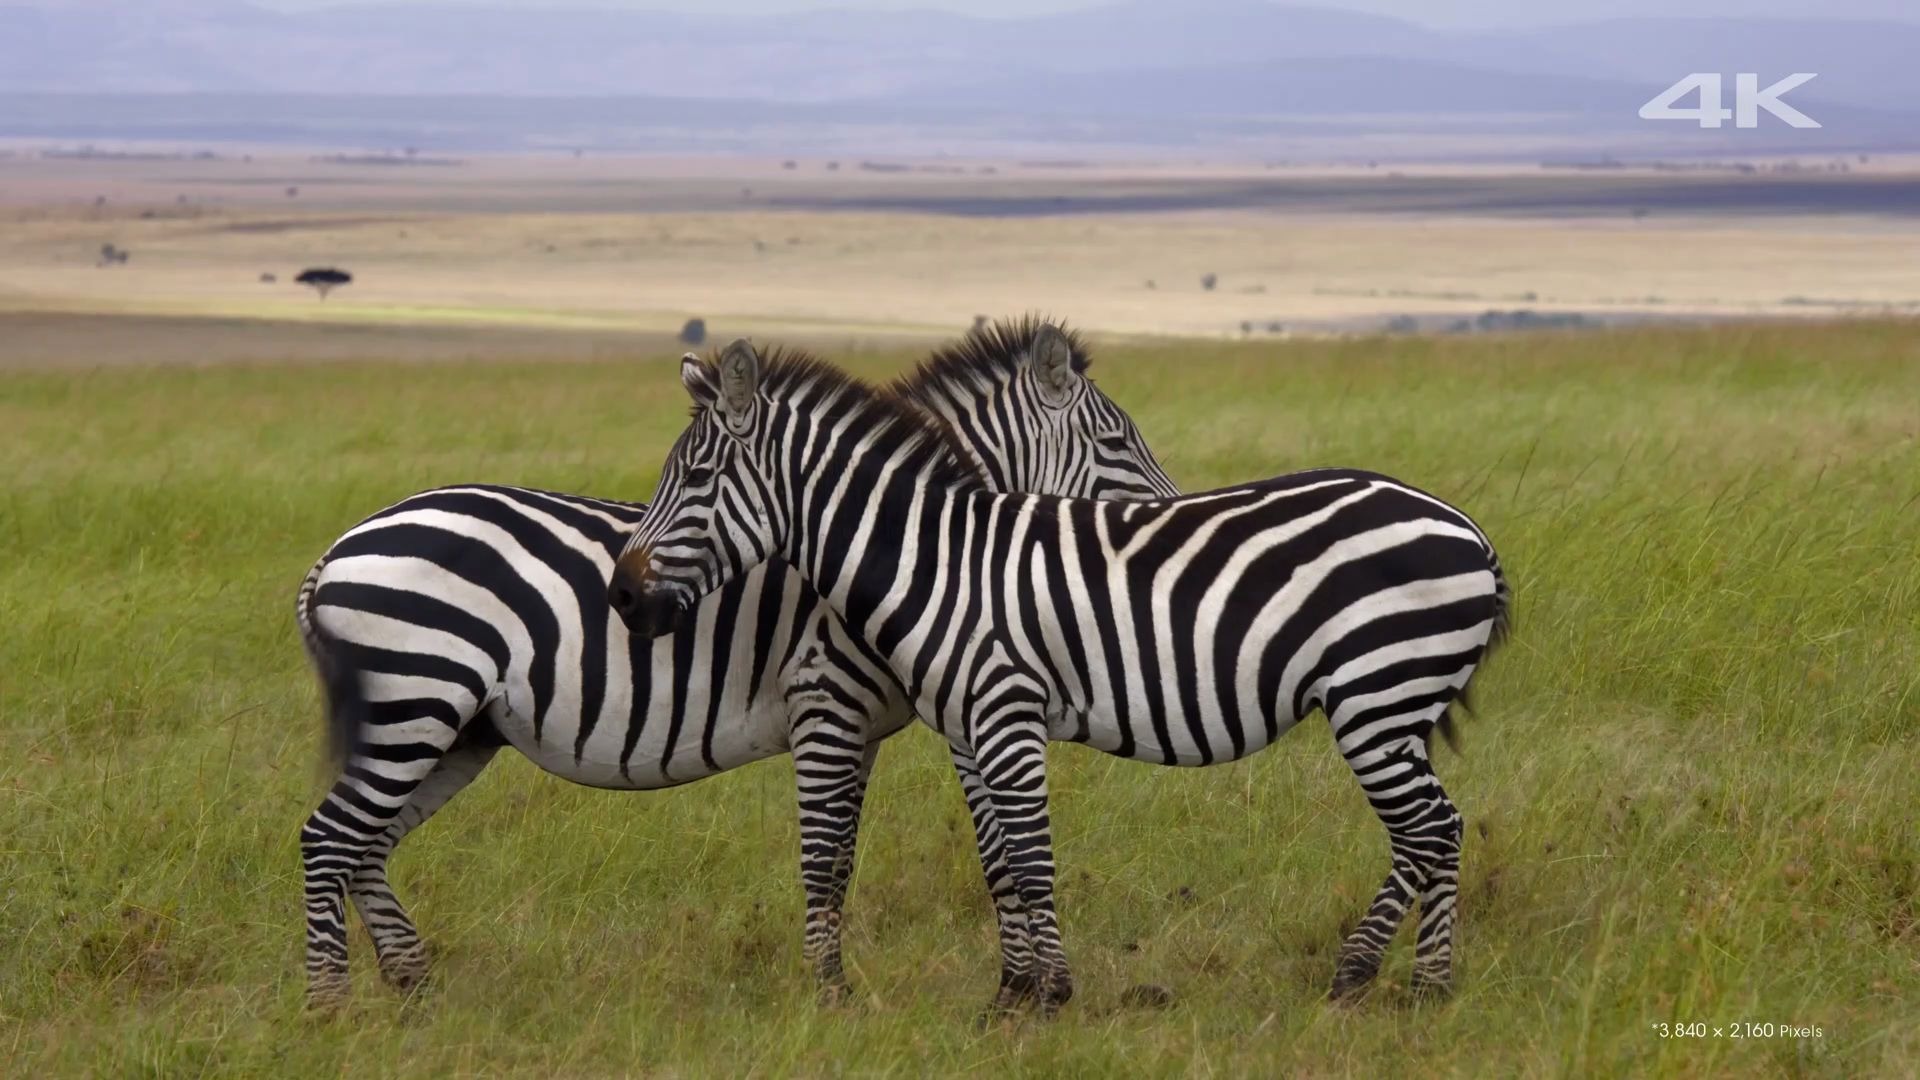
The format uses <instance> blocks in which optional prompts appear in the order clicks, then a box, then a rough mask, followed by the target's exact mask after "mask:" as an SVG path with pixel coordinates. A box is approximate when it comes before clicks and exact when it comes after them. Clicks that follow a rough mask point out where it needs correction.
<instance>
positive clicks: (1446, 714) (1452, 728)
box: [1427, 692, 1472, 757]
mask: <svg viewBox="0 0 1920 1080" xmlns="http://www.w3.org/2000/svg"><path fill="white" fill-rule="evenodd" d="M1460 705H1461V707H1462V708H1465V707H1466V694H1465V693H1464V692H1462V693H1461V695H1460ZM1467 711H1469V712H1471V711H1472V710H1471V709H1468V710H1467ZM1436 731H1437V732H1439V733H1440V741H1442V742H1444V743H1446V744H1447V749H1449V750H1451V751H1453V752H1454V753H1456V754H1461V753H1465V751H1463V750H1461V749H1460V725H1458V724H1456V723H1454V722H1453V706H1451V705H1449V706H1447V707H1446V708H1445V709H1443V710H1442V711H1441V713H1440V719H1438V720H1435V721H1434V722H1433V727H1431V728H1429V729H1427V756H1428V757H1432V756H1433V733H1434V732H1436Z"/></svg>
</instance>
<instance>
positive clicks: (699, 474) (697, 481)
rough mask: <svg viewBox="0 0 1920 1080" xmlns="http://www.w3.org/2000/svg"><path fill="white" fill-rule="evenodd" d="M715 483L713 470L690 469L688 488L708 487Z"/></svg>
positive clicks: (688, 472)
mask: <svg viewBox="0 0 1920 1080" xmlns="http://www.w3.org/2000/svg"><path fill="white" fill-rule="evenodd" d="M712 482H713V470H712V469H706V468H699V469H688V470H687V479H686V485H687V486H688V487H706V486H707V485H708V484H710V483H712Z"/></svg>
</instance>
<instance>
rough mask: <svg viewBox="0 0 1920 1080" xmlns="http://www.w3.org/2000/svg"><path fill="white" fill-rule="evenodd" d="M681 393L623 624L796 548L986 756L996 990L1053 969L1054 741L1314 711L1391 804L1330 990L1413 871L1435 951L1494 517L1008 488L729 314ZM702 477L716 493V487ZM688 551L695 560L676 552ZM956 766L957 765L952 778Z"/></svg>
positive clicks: (1236, 730)
mask: <svg viewBox="0 0 1920 1080" xmlns="http://www.w3.org/2000/svg"><path fill="white" fill-rule="evenodd" d="M717 383H718V386H717V388H715V387H714V386H713V385H711V384H710V383H709V384H704V385H703V384H698V383H692V382H690V386H691V387H692V389H693V390H694V399H695V402H696V409H695V413H694V420H693V423H692V425H691V426H690V427H689V428H688V430H687V431H686V432H685V433H684V434H683V435H682V436H681V438H680V440H679V441H678V442H677V443H676V444H675V447H674V450H673V454H672V457H671V458H670V460H669V461H668V463H667V464H666V466H665V467H664V469H663V470H662V473H661V485H660V489H659V492H658V493H657V496H656V501H655V502H654V504H653V506H652V507H651V509H650V510H649V511H648V512H647V514H646V516H645V519H644V520H643V522H642V524H641V526H640V528H639V529H638V530H637V531H636V532H635V533H634V536H633V539H632V541H631V542H630V544H629V546H628V548H627V550H626V551H625V552H624V553H623V554H622V556H621V559H620V561H619V564H618V566H617V567H616V570H615V575H614V578H613V582H614V589H615V591H616V593H622V594H624V595H625V596H626V597H627V601H626V602H625V603H623V604H622V605H621V607H622V609H623V614H624V615H625V616H626V617H627V622H628V625H629V626H632V627H635V628H636V629H637V630H641V631H646V630H652V629H658V628H661V627H663V626H665V627H670V626H672V625H675V624H676V623H677V620H678V617H679V613H680V612H683V611H686V610H688V609H689V605H691V604H693V603H695V602H696V601H697V599H698V597H699V595H700V590H701V589H703V588H707V587H710V586H711V585H712V584H714V583H718V582H726V581H730V580H733V579H734V578H735V577H737V576H738V575H739V574H741V573H744V572H748V571H749V570H750V568H751V567H752V566H753V565H754V559H755V558H756V557H757V556H758V555H759V553H763V552H764V553H770V554H771V555H773V556H774V557H777V558H780V559H783V560H785V561H787V562H789V563H791V564H793V565H794V566H796V567H798V568H799V571H800V573H801V574H803V575H804V576H805V577H806V578H807V580H808V581H809V582H810V583H811V584H812V585H813V586H814V588H816V589H817V590H818V591H819V593H820V594H821V595H822V596H823V597H824V598H825V599H826V602H827V603H828V604H829V605H830V606H831V607H832V608H833V609H834V611H835V612H836V613H837V614H838V615H839V616H840V618H841V620H842V621H843V623H844V624H845V625H846V626H847V627H849V628H851V629H852V630H853V631H854V632H855V633H856V634H858V635H859V636H860V637H861V638H862V639H863V640H864V641H865V643H866V644H867V645H868V646H869V647H870V648H871V649H872V651H873V652H874V653H876V654H878V655H880V656H882V657H884V658H885V661H886V664H887V666H888V667H889V669H890V670H891V671H892V672H893V674H894V676H895V677H896V678H897V679H898V680H899V682H900V684H901V685H902V686H903V687H904V688H905V692H906V695H907V698H908V700H909V701H910V702H911V703H912V705H913V707H914V710H915V711H916V712H917V713H918V715H920V716H921V717H922V718H923V719H924V720H925V721H926V722H927V723H929V724H931V725H932V726H934V727H935V728H936V729H938V730H939V731H941V733H942V734H944V735H945V736H946V738H947V739H948V740H949V742H950V743H951V744H952V745H953V746H954V747H955V749H956V757H957V758H958V757H967V758H969V759H970V760H971V762H972V763H974V764H975V765H976V766H977V770H976V774H977V776H978V778H979V783H980V784H981V786H982V789H983V792H982V800H981V801H983V802H985V803H987V804H988V805H989V806H990V809H991V815H992V821H991V822H990V823H989V828H987V829H983V834H984V833H987V832H993V833H994V835H992V836H984V835H983V843H984V842H994V843H997V845H998V847H999V849H1000V850H998V851H995V852H990V853H988V854H986V855H983V858H985V859H986V860H987V861H988V862H989V864H992V863H994V862H996V861H998V862H1004V864H1005V865H1006V866H1007V867H1008V868H1009V869H1010V872H1011V875H1012V877H1013V879H1014V883H1015V886H1016V891H1017V894H1018V897H1019V903H1020V907H1021V915H1022V917H1023V918H1024V920H1025V925H1024V926H1023V927H1021V928H1020V929H1021V930H1022V931H1023V932H1021V933H1016V934H1011V935H1010V934H1008V933H1007V932H1006V929H1005V926H1004V920H1003V934H1002V952H1003V960H1002V964H1003V966H1002V979H1001V988H1000V993H999V995H998V996H997V998H996V1006H997V1007H1001V1008H1005V1007H1010V1006H1012V1005H1014V1004H1015V1003H1017V1002H1019V1001H1022V1000H1024V999H1026V998H1028V997H1029V996H1032V997H1034V998H1037V1000H1038V1001H1039V1003H1040V1004H1041V1006H1042V1007H1043V1008H1044V1009H1046V1010H1049V1011H1050V1010H1052V1009H1054V1008H1057V1007H1058V1006H1059V1004H1061V1003H1062V1002H1064V1001H1066V1000H1067V998H1068V997H1069V996H1070V995H1071V992H1072V986H1071V981H1070V978H1069V975H1068V970H1067V965H1066V961H1065V958H1064V955H1063V953H1062V951H1061V949H1060V939H1059V930H1058V925H1057V922H1056V919H1055V915H1054V908H1053V873H1054V867H1053V856H1052V840H1051V829H1050V824H1049V818H1048V812H1047V783H1046V759H1045V754H1044V749H1045V745H1046V743H1047V742H1048V741H1049V740H1071V741H1077V742H1083V743H1086V744H1088V745H1091V746H1095V747H1098V748H1099V749H1102V750H1105V751H1107V752H1109V753H1112V754H1117V755H1119V756H1122V757H1131V758H1137V759H1140V760H1143V761H1150V762H1154V763H1159V764H1167V765H1207V764H1213V763H1216V762H1222V761H1231V760H1235V759H1238V758H1241V757H1244V756H1245V755H1247V754H1250V753H1253V752H1254V751H1257V750H1259V749H1261V748H1263V747H1265V746H1266V745H1268V744H1269V743H1271V742H1272V741H1273V740H1274V739H1276V738H1278V737H1279V736H1280V735H1281V734H1282V733H1284V732H1285V731H1287V730H1288V729H1290V728H1291V727H1292V726H1293V725H1294V724H1296V723H1297V722H1298V721H1299V720H1300V719H1301V718H1303V717H1304V716H1306V715H1307V714H1308V713H1310V712H1312V711H1313V710H1315V709H1319V710H1321V711H1323V712H1324V713H1325V714H1326V715H1327V717H1328V718H1329V720H1330V721H1331V723H1332V726H1333V731H1334V736H1335V739H1336V741H1337V743H1338V745H1339V748H1340V751H1341V753H1342V754H1343V756H1344V757H1345V758H1346V760H1347V763H1348V765H1349V766H1351V767H1352V769H1353V772H1354V774H1355V776H1356V777H1357V778H1358V780H1359V781H1360V784H1361V786H1362V788H1363V789H1364V790H1365V791H1366V793H1367V797H1368V799H1369V800H1370V802H1371V803H1372V805H1373V807H1374V809H1375V811H1376V812H1377V814H1378V816H1379V817H1380V819H1381V821H1382V822H1383V823H1384V825H1385V826H1386V829H1387V834H1388V839H1389V843H1390V847H1391V850H1392V869H1391V871H1390V873H1389V874H1388V877H1387V879H1386V882H1385V883H1384V884H1383V885H1382V886H1381V889H1380V891H1379V893H1378V894H1377V895H1376V896H1375V898H1374V901H1373V904H1372V905H1371V907H1370V909H1369V910H1368V912H1367V914H1366V916H1365V918H1364V919H1363V920H1362V922H1361V923H1360V925H1359V926H1358V928H1357V929H1355V930H1354V932H1353V933H1352V934H1351V935H1350V936H1349V937H1348V939H1347V941H1346V944H1345V946H1344V948H1343V949H1342V952H1341V955H1340V959H1339V961H1338V965H1337V969H1336V973H1335V976H1334V980H1333V992H1334V993H1335V994H1336V995H1342V994H1347V993H1350V992H1352V991H1354V990H1357V989H1358V988H1359V987H1361V986H1363V985H1364V984H1365V983H1367V982H1368V981H1369V980H1370V979H1371V978H1372V977H1373V975H1374V974H1375V973H1376V971H1377V970H1378V967H1379V965H1380V961H1381V957H1382V955H1383V952H1384V950H1385V948H1386V945H1387V943H1388V942H1389V941H1390V939H1391V937H1392V936H1393V933H1394V931H1395V929H1396V928H1397V927H1398V925H1399V923H1400V921H1401V919H1402V917H1403V916H1404V914H1405V912H1406V911H1407V909H1408V908H1409V907H1410V906H1411V905H1412V904H1413V903H1414V901H1415V900H1416V899H1418V900H1419V901H1420V903H1421V906H1422V915H1421V919H1420V924H1419V932H1418V935H1417V946H1416V961H1415V969H1414V971H1415V983H1416V986H1417V987H1418V988H1419V989H1421V990H1430V991H1441V990H1444V989H1446V988H1447V987H1448V986H1449V985H1450V983H1451V979H1452V927H1453V921H1454V914H1453V913H1454V894H1455V890H1456V888H1457V880H1458V872H1459V851H1460V836H1461V821H1460V816H1459V814H1458V812H1457V811H1456V810H1455V808H1454V806H1453V803H1452V802H1451V801H1450V800H1449V799H1448V798H1447V795H1446V793H1445V791H1444V790H1443V789H1442V788H1441V785H1440V781H1439V779H1438V778H1437V777H1436V776H1435V775H1434V772H1433V769H1432V766H1431V764H1430V762H1429V760H1428V740H1429V737H1430V735H1431V733H1432V732H1433V731H1434V730H1435V728H1436V727H1442V730H1444V727H1443V725H1444V723H1445V718H1446V716H1447V713H1448V709H1449V708H1450V706H1451V705H1452V703H1453V702H1455V701H1457V700H1459V698H1460V697H1461V696H1462V695H1463V694H1464V692H1465V690H1466V686H1467V683H1468V680H1469V679H1470V678H1471V677H1472V675H1473V673H1474V671H1475V669H1476V668H1477V667H1478V666H1479V664H1480V662H1481V660H1482V658H1483V657H1484V655H1485V653H1486V651H1487V649H1488V647H1489V646H1490V645H1491V644H1492V643H1493V642H1494V640H1495V639H1496V638H1497V637H1498V636H1499V635H1500V634H1501V633H1502V632H1503V630H1504V628H1505V626H1506V622H1507V612H1508V609H1509V606H1510V594H1509V591H1508V589H1507V585H1506V582H1505V579H1504V577H1503V575H1502V573H1501V570H1500V565H1499V561H1498V559H1497V558H1496V557H1495V555H1494V552H1493V548H1492V545H1491V544H1490V543H1488V541H1487V539H1486V537H1485V536H1484V535H1483V534H1482V533H1481V531H1480V530H1479V528H1478V527H1476V526H1475V525H1474V524H1473V522H1472V521H1470V520H1469V519H1468V518H1467V517H1466V515H1464V514H1462V513H1461V512H1460V511H1458V510H1456V509H1454V508H1452V507H1450V506H1448V505H1446V504H1445V503H1443V502H1441V501H1440V500H1438V499H1436V498H1434V497H1432V496H1430V495H1427V494H1425V493H1424V492H1421V491H1418V490H1416V489H1414V488H1411V487H1408V486H1407V485H1404V484H1401V483H1398V482H1397V481H1394V480H1392V479H1390V478H1388V477H1385V476H1380V475H1378V474H1374V473H1367V472H1359V471H1354V470H1345V469H1327V470H1318V471H1312V472H1305V473H1297V474H1294V475H1290V476H1282V477H1277V478H1274V479H1271V480H1265V481H1261V482H1259V483H1253V484H1246V485H1242V486H1239V487H1234V488H1226V489H1222V490H1219V491H1214V492H1209V493H1206V494H1202V495H1193V496H1188V497H1184V498H1172V499H1165V500H1159V501H1151V502H1144V503H1116V502H1101V501H1091V500H1083V499H1061V498H1049V497H1044V496H1033V495H1017V494H1005V493H998V492H995V491H993V490H991V489H989V488H988V487H987V486H986V485H985V484H983V483H981V482H980V481H979V480H978V478H977V477H976V476H975V474H974V473H973V472H972V471H971V470H969V469H967V468H965V467H964V462H963V461H962V460H961V459H960V457H959V455H958V453H957V452H956V450H955V448H954V446H953V445H952V443H951V441H950V440H948V439H947V438H945V437H944V435H943V433H942V432H941V431H940V430H939V429H937V428H934V427H931V426H929V425H928V424H927V423H926V422H925V420H924V419H923V418H922V417H921V416H920V415H919V414H918V413H917V412H916V411H915V410H913V409H909V408H906V407H903V406H902V405H901V404H900V402H899V401H898V400H897V398H896V397H895V396H890V395H883V394H875V393H873V392H872V391H870V390H868V389H867V388H865V387H863V386H860V385H859V384H857V383H854V382H852V381H851V380H848V379H845V378H844V377H840V376H838V375H837V374H836V373H834V372H831V371H825V370H820V369H809V368H805V367H797V366H795V365H791V364H787V363H783V362H780V361H778V360H775V361H772V362H768V363H765V364H763V363H762V361H761V360H760V358H759V357H758V356H757V355H756V354H755V353H754V351H753V349H752V348H751V347H750V346H748V345H746V344H745V343H744V342H737V343H735V344H734V345H733V346H729V348H728V349H727V350H726V352H725V353H724V354H723V356H722V359H721V364H720V370H719V373H718V377H717ZM716 490H722V491H727V492H732V493H735V494H736V495H737V497H735V498H726V499H720V500H713V499H710V498H705V497H703V495H704V493H706V492H711V491H716ZM691 566H698V567H699V568H700V569H699V572H698V573H697V574H689V573H687V572H685V571H686V568H687V567H691ZM975 794H976V793H975V792H973V791H970V792H969V796H970V799H971V798H972V797H973V796H974V795H975Z"/></svg>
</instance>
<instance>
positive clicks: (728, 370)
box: [720, 338, 760, 420]
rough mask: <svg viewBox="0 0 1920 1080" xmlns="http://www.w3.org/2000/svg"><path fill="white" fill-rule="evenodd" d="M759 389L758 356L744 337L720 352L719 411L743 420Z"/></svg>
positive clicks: (750, 409)
mask: <svg viewBox="0 0 1920 1080" xmlns="http://www.w3.org/2000/svg"><path fill="white" fill-rule="evenodd" d="M759 392H760V355H759V354H758V353H756V352H754V351H753V344H752V343H751V342H749V341H748V340H747V339H746V338H738V339H736V340H735V341H734V342H733V344H731V345H728V346H727V347H726V348H725V349H724V350H722V351H721V353H720V411H721V412H722V413H725V414H726V415H727V416H728V417H730V418H738V419H742V420H744V419H745V418H746V417H747V416H748V415H749V414H750V413H751V412H752V411H753V402H754V396H755V395H756V394H758V393H759Z"/></svg>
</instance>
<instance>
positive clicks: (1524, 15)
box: [255, 0, 1915, 27]
mask: <svg viewBox="0 0 1920 1080" xmlns="http://www.w3.org/2000/svg"><path fill="white" fill-rule="evenodd" d="M255 2H256V3H260V4H261V5H262V6H266V7H277V8H287V9H300V8H315V7H327V6H334V5H335V4H338V3H341V2H347V0H255ZM351 2H353V3H362V4H394V3H466V4H475V5H479V6H485V7H518V8H531V9H536V10H537V9H540V8H548V9H565V8H580V7H627V8H640V9H648V8H653V9H667V10H676V11H710V12H731V13H742V14H745V13H758V12H773V11H809V10H817V9H820V8H870V9H890V10H903V9H925V8H936V9H940V10H945V11H961V12H969V13H972V14H977V15H996V16H1006V15H1020V14H1035V13H1039V12H1045V11H1067V10H1071V9H1074V8H1087V7H1096V6H1099V3H1100V0H351ZM1163 2H1165V3H1167V4H1168V5H1169V6H1174V5H1184V3H1185V0H1163ZM1302 6H1314V7H1328V8H1344V9H1346V10H1349V11H1367V12H1374V13H1377V14H1382V15H1396V16H1399V17H1401V18H1406V19H1411V20H1413V21H1414V22H1419V23H1424V24H1426V25H1428V26H1441V27H1448V26H1462V27H1485V26H1501V25H1515V24H1538V23H1557V22H1574V21H1579V20H1584V19H1596V18H1609V17H1615V16H1623V15H1667V16H1690V15H1691V16H1706V15H1712V16H1729V17H1739V16H1749V17H1753V16H1761V17H1787V18H1791V17H1795V16H1801V17H1816V18H1833V17H1841V18H1880V19H1898V20H1901V21H1903V22H1906V21H1913V20H1914V19H1915V10H1914V0H1318V2H1317V3H1310V4H1303V5H1302Z"/></svg>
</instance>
